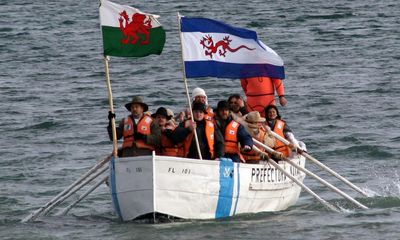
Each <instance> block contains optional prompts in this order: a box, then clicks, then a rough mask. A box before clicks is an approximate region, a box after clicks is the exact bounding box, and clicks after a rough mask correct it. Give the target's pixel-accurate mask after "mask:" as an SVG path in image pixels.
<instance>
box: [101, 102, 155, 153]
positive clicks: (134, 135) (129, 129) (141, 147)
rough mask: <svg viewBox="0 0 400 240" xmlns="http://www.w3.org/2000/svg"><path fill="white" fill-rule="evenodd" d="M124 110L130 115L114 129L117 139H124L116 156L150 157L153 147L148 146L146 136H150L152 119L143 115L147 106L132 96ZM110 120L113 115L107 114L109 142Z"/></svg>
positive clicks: (110, 132) (110, 135)
mask: <svg viewBox="0 0 400 240" xmlns="http://www.w3.org/2000/svg"><path fill="white" fill-rule="evenodd" d="M125 108H126V109H127V110H128V111H130V112H131V114H130V115H128V116H127V117H125V118H124V119H122V121H121V122H120V123H119V125H118V126H117V127H116V132H117V139H121V138H124V142H123V144H122V149H120V150H119V151H118V156H120V157H129V156H140V155H151V153H152V151H153V150H154V146H153V145H150V144H148V142H147V136H148V135H150V134H151V131H152V129H151V128H152V122H153V119H152V118H151V117H150V116H148V115H147V114H144V113H145V112H146V111H147V110H148V109H149V107H148V105H147V104H146V103H144V102H143V99H142V98H141V97H139V96H134V97H133V98H132V101H131V102H129V103H127V104H125ZM112 118H115V114H113V113H111V112H109V115H108V119H109V120H110V121H109V124H108V127H107V130H108V135H109V137H110V140H112V129H111V119H112Z"/></svg>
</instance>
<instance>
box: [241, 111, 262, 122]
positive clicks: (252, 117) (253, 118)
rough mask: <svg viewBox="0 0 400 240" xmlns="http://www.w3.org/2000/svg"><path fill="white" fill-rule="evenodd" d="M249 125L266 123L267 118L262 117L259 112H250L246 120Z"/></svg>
mask: <svg viewBox="0 0 400 240" xmlns="http://www.w3.org/2000/svg"><path fill="white" fill-rule="evenodd" d="M245 120H246V122H248V123H258V122H265V118H263V117H261V115H260V113H259V112H257V111H253V112H249V113H248V114H247V115H246V118H245Z"/></svg>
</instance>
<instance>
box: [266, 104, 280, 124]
mask: <svg viewBox="0 0 400 240" xmlns="http://www.w3.org/2000/svg"><path fill="white" fill-rule="evenodd" d="M271 108H273V109H275V111H276V118H277V119H282V118H281V115H280V114H279V110H278V108H277V107H276V106H275V105H268V106H267V107H266V108H265V118H266V119H267V121H269V120H271V119H269V118H268V111H269V110H270V109H271Z"/></svg>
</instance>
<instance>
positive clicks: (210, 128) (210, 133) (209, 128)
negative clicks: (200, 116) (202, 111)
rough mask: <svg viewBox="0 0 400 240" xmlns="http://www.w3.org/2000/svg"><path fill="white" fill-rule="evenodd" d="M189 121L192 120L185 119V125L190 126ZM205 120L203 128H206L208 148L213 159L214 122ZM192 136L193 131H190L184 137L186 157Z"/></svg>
mask: <svg viewBox="0 0 400 240" xmlns="http://www.w3.org/2000/svg"><path fill="white" fill-rule="evenodd" d="M190 121H192V120H191V119H188V120H186V121H185V127H189V126H190ZM205 121H206V123H205V124H206V126H205V130H206V137H207V144H208V149H209V151H210V155H211V159H214V155H215V154H214V131H215V128H214V123H213V122H212V121H209V120H205ZM193 137H194V132H191V133H190V134H189V135H188V136H187V137H186V139H185V141H184V142H183V146H184V156H185V157H187V155H188V154H189V149H190V145H191V144H192V140H193Z"/></svg>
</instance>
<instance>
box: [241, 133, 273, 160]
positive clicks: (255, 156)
mask: <svg viewBox="0 0 400 240" xmlns="http://www.w3.org/2000/svg"><path fill="white" fill-rule="evenodd" d="M266 134H267V132H266V131H265V130H264V129H262V128H261V129H260V130H259V132H258V135H257V136H256V137H255V139H257V140H258V141H260V142H262V143H263V142H264V138H265V135H266ZM260 150H261V151H263V152H265V151H264V150H263V149H261V148H260ZM242 155H243V158H244V160H245V161H246V162H250V161H260V160H261V159H262V156H261V154H260V153H258V152H256V151H254V150H251V151H250V152H244V151H242Z"/></svg>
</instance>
